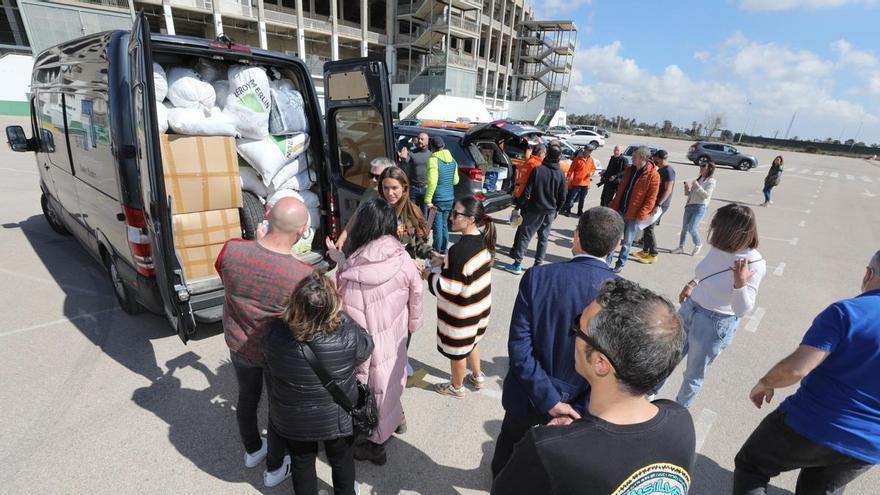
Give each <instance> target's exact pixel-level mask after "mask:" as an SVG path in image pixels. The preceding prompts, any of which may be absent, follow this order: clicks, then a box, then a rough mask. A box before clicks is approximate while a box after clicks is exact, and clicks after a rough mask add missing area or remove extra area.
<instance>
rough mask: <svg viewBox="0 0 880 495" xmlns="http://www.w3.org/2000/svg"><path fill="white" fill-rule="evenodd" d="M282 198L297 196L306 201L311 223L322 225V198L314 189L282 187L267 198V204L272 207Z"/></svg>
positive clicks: (316, 226)
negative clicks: (304, 189) (303, 189)
mask: <svg viewBox="0 0 880 495" xmlns="http://www.w3.org/2000/svg"><path fill="white" fill-rule="evenodd" d="M281 198H296V199H298V200H300V201H302V202H303V203H305V205H306V209H308V210H309V225H311V226H312V228H318V227H320V226H321V200H320V199H319V198H318V195H317V194H315V193H313V192H312V191H294V190H292V189H281V190H279V191H275V192H274V193H272V195H271V196H269V198H268V199H267V200H266V206H268V207H269V208H272V207H273V206H275V203H277V202H278V200H280V199H281Z"/></svg>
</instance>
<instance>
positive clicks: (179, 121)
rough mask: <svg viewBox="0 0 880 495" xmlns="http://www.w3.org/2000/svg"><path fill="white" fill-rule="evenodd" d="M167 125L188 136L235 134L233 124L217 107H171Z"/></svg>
mask: <svg viewBox="0 0 880 495" xmlns="http://www.w3.org/2000/svg"><path fill="white" fill-rule="evenodd" d="M168 126H169V127H171V129H172V130H173V131H174V132H176V133H177V134H186V135H188V136H237V135H238V131H236V129H235V124H233V123H232V122H230V121H229V119H228V118H226V116H225V115H224V114H223V112H222V111H221V110H220V109H219V108H217V107H214V108H210V109H208V108H172V109H170V110H168Z"/></svg>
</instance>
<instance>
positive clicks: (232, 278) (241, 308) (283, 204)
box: [214, 198, 312, 486]
mask: <svg viewBox="0 0 880 495" xmlns="http://www.w3.org/2000/svg"><path fill="white" fill-rule="evenodd" d="M267 220H268V226H267V227H266V228H265V230H263V231H261V233H260V235H259V238H258V239H257V240H253V241H251V240H245V239H230V240H228V241H226V244H225V245H224V246H223V250H222V251H220V255H219V256H218V257H217V261H216V263H214V267H215V268H216V269H217V273H219V274H220V278H221V279H222V280H223V288H224V289H225V292H226V294H225V301H224V303H223V333H224V334H225V336H226V344H227V345H228V346H229V350H230V356H231V358H230V359H231V361H232V365H233V367H234V368H235V376H236V378H237V379H238V404H237V406H236V411H235V415H236V418H237V419H238V429H239V433H240V434H241V440H242V443H243V444H244V449H245V454H244V463H245V466H246V467H249V468H251V467H255V466H256V465H258V464H259V463H260V462H261V461H262V460H263V458H266V472H265V473H264V475H263V476H264V482H265V483H266V485H268V486H274V485H276V484H278V483H280V482H281V481H283V480H284V478H286V477H287V476H289V475H290V458H289V457H285V456H284V443H283V440H281V441H280V442H277V441H276V440H275V439H274V438H273V437H274V436H275V435H274V431H273V428H272V426H271V421H270V424H269V439H268V441H267V439H265V438H262V437H261V436H260V430H259V427H258V422H257V408H258V406H259V405H260V396H261V395H262V391H263V372H264V370H263V354H262V352H261V343H262V340H263V332H264V327H265V325H266V323H268V322H269V321H270V320H271V319H273V318H277V317H279V316H281V315H282V313H284V310H285V308H286V307H287V301H288V299H289V298H290V294H291V293H292V292H293V288H294V287H295V286H296V284H298V283H299V281H300V280H302V279H303V278H305V277H306V276H308V275H309V274H311V273H312V267H311V266H309V265H307V264H305V263H302V262H301V261H299V260H297V259H296V258H295V257H294V256H293V254H291V251H292V249H293V245H294V244H296V243H297V241H299V239H300V237H302V235H303V233H304V232H305V231H306V229H307V228H308V223H309V222H308V220H309V214H308V209H307V208H306V205H305V204H303V202H302V201H300V200H298V199H296V198H282V199H280V200H279V201H278V202H277V203H275V205H274V206H273V207H272V209H271V210H269V212H268V214H267ZM267 453H268V457H267Z"/></svg>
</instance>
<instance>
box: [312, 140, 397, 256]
mask: <svg viewBox="0 0 880 495" xmlns="http://www.w3.org/2000/svg"><path fill="white" fill-rule="evenodd" d="M393 166H394V162H392V161H391V160H390V159H388V158H385V157H384V156H380V157H378V158H373V161H371V162H370V184H369V185H368V186H367V188H366V189H365V190H364V192H363V194H361V198H360V200H359V202H358V204H361V205H362V204H364V203H366V202H367V201H369V200H371V199H373V198H377V197H379V176H380V175H382V172H384V171H385V169H386V168H388V167H393ZM356 219H357V214H355V215H352V216H351V218H349V219H348V223H346V224H345V228H344V229H342V233H341V234H339V238H338V239H336V243H335V246H336V249H337V250H339V251H342V246H344V245H345V240H346V239H348V233H349V232H351V229H352V227H354V222H355V221H356ZM327 242H331V241H329V238H328V241H327Z"/></svg>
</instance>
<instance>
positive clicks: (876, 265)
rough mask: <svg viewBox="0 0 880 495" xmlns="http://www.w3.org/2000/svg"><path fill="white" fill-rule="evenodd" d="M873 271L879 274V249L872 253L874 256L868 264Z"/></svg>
mask: <svg viewBox="0 0 880 495" xmlns="http://www.w3.org/2000/svg"><path fill="white" fill-rule="evenodd" d="M868 266H870V267H871V268H873V269H874V271H875V272H876V273H877V274H878V275H880V251H877V252H876V253H874V256H872V257H871V261H870V263H869V264H868Z"/></svg>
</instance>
